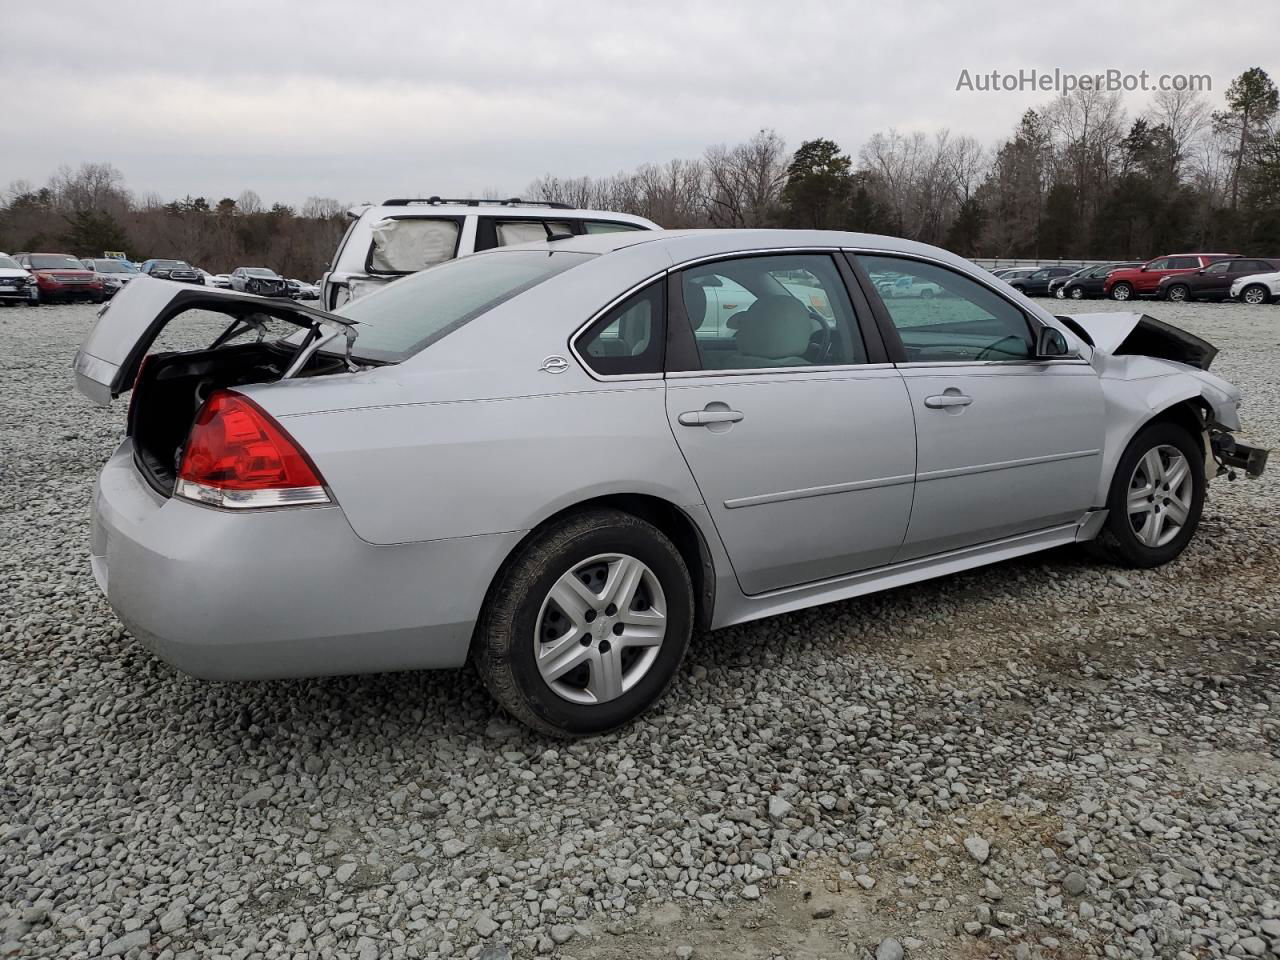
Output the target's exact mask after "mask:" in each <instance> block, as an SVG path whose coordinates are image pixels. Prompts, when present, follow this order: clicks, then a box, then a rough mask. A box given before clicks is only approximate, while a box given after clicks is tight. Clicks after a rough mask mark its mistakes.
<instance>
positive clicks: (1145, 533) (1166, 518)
mask: <svg viewBox="0 0 1280 960" xmlns="http://www.w3.org/2000/svg"><path fill="white" fill-rule="evenodd" d="M1194 498H1195V478H1194V477H1193V476H1192V473H1191V465H1190V464H1189V463H1188V462H1187V458H1186V457H1185V456H1183V454H1182V451H1181V450H1179V449H1178V448H1177V447H1173V446H1169V445H1168V444H1161V445H1160V446H1158V447H1152V448H1151V449H1150V450H1148V451H1147V452H1146V454H1145V455H1144V456H1143V457H1142V459H1141V460H1139V461H1138V465H1137V466H1136V467H1134V470H1133V476H1132V477H1131V478H1130V479H1129V496H1128V512H1129V524H1130V526H1132V528H1133V534H1134V536H1135V537H1137V538H1138V541H1139V542H1140V543H1142V544H1143V546H1147V547H1163V546H1164V545H1165V544H1166V543H1168V542H1169V541H1171V540H1172V539H1173V538H1174V537H1176V536H1177V535H1178V532H1179V531H1180V530H1181V529H1182V526H1183V524H1185V523H1186V522H1187V518H1188V517H1189V516H1190V514H1191V506H1192V503H1193V502H1194Z"/></svg>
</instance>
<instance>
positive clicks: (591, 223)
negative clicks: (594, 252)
mask: <svg viewBox="0 0 1280 960" xmlns="http://www.w3.org/2000/svg"><path fill="white" fill-rule="evenodd" d="M582 226H583V228H584V229H585V230H586V231H587V233H625V232H626V231H628V230H643V229H645V228H644V227H641V226H637V225H636V224H634V223H614V222H613V221H610V220H583V221H582Z"/></svg>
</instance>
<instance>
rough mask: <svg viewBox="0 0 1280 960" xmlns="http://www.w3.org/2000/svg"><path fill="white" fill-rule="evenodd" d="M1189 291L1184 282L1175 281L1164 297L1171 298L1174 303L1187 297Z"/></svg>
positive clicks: (1180, 301)
mask: <svg viewBox="0 0 1280 960" xmlns="http://www.w3.org/2000/svg"><path fill="white" fill-rule="evenodd" d="M1190 292H1191V291H1190V290H1189V289H1188V288H1187V285H1186V284H1185V283H1175V284H1174V285H1173V286H1171V287H1170V288H1169V290H1168V292H1167V293H1166V294H1165V299H1167V300H1172V301H1173V302H1174V303H1182V302H1184V301H1185V300H1186V299H1187V296H1188V294H1190Z"/></svg>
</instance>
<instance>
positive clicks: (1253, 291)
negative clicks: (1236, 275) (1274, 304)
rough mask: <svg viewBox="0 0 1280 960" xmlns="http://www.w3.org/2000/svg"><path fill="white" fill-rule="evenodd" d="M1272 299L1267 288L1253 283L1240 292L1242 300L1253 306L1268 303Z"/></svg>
mask: <svg viewBox="0 0 1280 960" xmlns="http://www.w3.org/2000/svg"><path fill="white" fill-rule="evenodd" d="M1269 298H1270V293H1269V292H1268V290H1267V288H1266V287H1264V286H1263V285H1262V284H1260V283H1251V284H1249V286H1247V287H1245V288H1244V289H1243V290H1241V291H1240V299H1241V300H1243V301H1244V302H1245V303H1248V304H1251V305H1252V306H1255V307H1256V306H1258V305H1259V304H1262V303H1266V302H1267V300H1268V299H1269Z"/></svg>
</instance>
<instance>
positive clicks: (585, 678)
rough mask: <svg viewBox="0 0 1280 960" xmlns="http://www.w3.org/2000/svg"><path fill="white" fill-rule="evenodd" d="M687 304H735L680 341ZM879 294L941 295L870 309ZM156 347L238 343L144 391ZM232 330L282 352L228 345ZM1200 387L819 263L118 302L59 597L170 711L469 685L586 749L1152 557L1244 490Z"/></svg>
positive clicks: (552, 257) (958, 269) (1148, 363)
mask: <svg viewBox="0 0 1280 960" xmlns="http://www.w3.org/2000/svg"><path fill="white" fill-rule="evenodd" d="M709 276H715V277H722V278H725V279H728V280H732V281H733V282H734V283H735V284H738V285H739V286H741V287H742V288H743V289H745V290H748V291H750V292H751V294H752V295H753V296H754V297H755V300H754V301H753V302H752V304H751V305H750V307H748V308H747V309H746V310H745V311H743V312H742V313H741V315H740V316H739V317H738V322H737V323H736V325H734V326H733V327H731V328H727V329H725V330H724V331H722V332H718V333H717V334H716V335H715V336H702V335H700V334H701V329H702V326H703V324H704V323H705V322H706V319H707V309H706V308H707V298H706V296H705V294H704V291H705V289H706V287H707V285H706V282H705V278H707V277H709ZM888 276H908V277H912V278H914V279H915V281H917V282H919V283H921V284H926V283H927V284H937V285H938V286H939V287H940V288H942V289H943V290H945V291H946V293H947V296H946V297H942V298H935V299H933V300H931V301H929V302H927V303H926V302H925V301H923V300H921V299H919V298H914V297H912V298H888V299H884V298H882V297H881V296H880V294H879V292H878V283H879V282H881V281H882V280H884V279H885V278H887V277H888ZM798 278H803V279H804V280H805V282H804V283H803V284H802V285H801V284H797V283H796V280H797V279H798ZM784 279H785V280H788V281H790V282H789V283H787V282H783V280H784ZM801 286H803V287H804V288H816V289H819V290H821V291H822V295H823V298H824V300H825V301H826V303H827V305H828V308H829V309H830V311H831V314H832V317H833V321H832V322H830V323H828V322H824V320H823V319H822V317H821V315H820V314H817V315H815V313H816V311H813V310H811V309H810V307H809V305H808V304H807V302H806V301H807V299H808V296H807V295H806V294H803V293H801V292H800V288H801ZM188 310H200V311H214V312H217V313H222V314H225V315H226V316H227V317H228V318H229V319H231V320H234V321H237V323H238V326H237V327H236V328H232V329H231V330H229V331H227V332H224V333H222V334H220V335H219V336H218V338H217V340H216V341H214V342H213V343H212V344H211V345H210V346H209V347H208V348H207V349H196V350H191V351H188V352H176V353H175V352H165V353H154V354H152V355H151V357H150V358H149V360H148V362H147V363H146V365H145V366H142V365H141V361H142V357H143V355H144V353H145V352H146V351H147V350H148V348H149V347H150V345H151V344H152V343H153V341H154V338H156V337H157V336H159V334H160V333H161V331H162V330H163V328H164V326H165V324H166V323H167V322H169V321H171V320H172V319H173V318H175V317H177V316H180V315H181V314H183V313H184V312H185V311H188ZM262 318H271V319H274V320H276V321H279V322H281V323H282V324H285V325H287V326H289V327H292V328H297V329H298V330H301V331H303V335H301V336H297V335H294V336H286V337H284V338H282V339H272V338H267V339H264V340H261V341H260V342H255V341H254V340H253V339H248V340H246V341H244V342H241V341H240V338H238V337H237V336H236V335H235V334H236V331H237V329H238V330H240V331H242V332H253V331H257V330H260V329H261V328H262V323H261V322H260V320H261V319H262ZM217 326H218V327H219V328H221V326H222V325H221V324H218V325H217ZM1215 353H1216V350H1215V349H1214V347H1213V346H1212V345H1210V344H1208V343H1206V342H1205V341H1203V340H1201V339H1199V338H1198V337H1195V336H1192V335H1191V334H1189V333H1186V332H1184V331H1181V330H1179V329H1178V328H1176V327H1173V326H1170V325H1168V324H1165V323H1162V322H1160V321H1158V320H1154V319H1152V318H1150V317H1145V316H1142V315H1140V314H1138V313H1107V314H1102V315H1092V316H1091V315H1076V316H1074V317H1070V318H1058V317H1055V316H1053V314H1051V313H1050V312H1048V311H1047V310H1044V309H1043V308H1041V307H1039V306H1037V305H1035V304H1034V303H1032V302H1031V301H1028V300H1026V299H1025V298H1022V297H1016V296H1014V295H1012V294H1011V292H1010V291H1009V290H1008V288H1007V287H1006V286H1005V285H1003V284H998V283H995V282H993V281H992V280H991V278H990V276H989V275H988V274H987V273H986V272H985V271H983V270H981V269H980V268H977V267H975V266H974V265H972V264H970V263H968V262H967V261H965V260H962V259H961V258H960V257H957V256H955V255H953V254H950V253H947V252H946V251H944V250H939V249H936V248H934V247H929V246H926V245H924V244H920V243H914V242H911V241H907V240H901V239H898V238H894V237H873V236H867V235H863V234H852V233H835V232H824V231H773V230H746V231H743V230H713V231H690V232H679V233H670V234H657V235H651V234H634V233H633V234H612V235H605V236H575V237H573V238H571V239H568V240H559V241H543V242H541V243H532V244H528V245H526V246H524V247H522V248H519V249H502V250H493V251H489V252H486V253H481V254H477V255H475V256H468V257H461V258H458V259H455V260H451V261H449V262H447V263H443V264H440V265H438V266H435V267H433V268H431V269H429V270H425V271H422V272H420V273H418V274H417V275H416V276H412V277H407V278H405V279H403V280H401V281H399V282H397V283H395V284H394V285H391V286H389V287H387V288H386V289H384V290H382V291H380V292H379V293H378V294H377V295H376V296H371V297H367V298H363V299H360V300H356V301H355V302H353V303H350V304H348V305H346V306H345V307H343V308H342V309H341V311H340V312H338V313H329V312H325V311H322V310H319V309H317V308H315V307H311V306H308V305H305V304H302V303H298V302H296V301H292V300H287V299H281V300H267V299H262V298H258V297H249V296H246V295H245V294H242V293H237V292H234V291H224V290H210V289H208V288H198V289H197V288H189V287H178V286H175V285H173V284H163V283H158V282H154V281H151V280H146V279H143V280H139V281H137V282H135V283H132V284H130V285H129V287H128V288H127V289H125V290H124V291H122V292H121V293H120V295H119V296H117V297H116V299H115V300H114V301H112V303H111V304H109V305H108V306H107V307H106V309H105V310H104V311H103V313H102V315H101V317H100V319H99V321H98V323H97V324H96V325H95V326H94V328H93V330H92V331H91V332H90V333H89V335H88V337H87V338H86V340H85V342H84V344H83V346H82V347H81V349H80V351H79V353H78V355H77V358H76V362H75V368H76V378H77V384H78V387H79V389H80V390H81V391H82V392H83V393H84V394H85V395H86V396H88V397H90V398H91V399H93V400H94V401H96V402H98V403H102V404H106V403H109V402H110V400H111V398H113V397H118V396H120V395H121V394H123V393H124V392H126V391H129V390H130V389H131V388H132V389H133V396H132V397H131V400H130V409H131V414H130V417H129V420H128V427H127V435H126V438H125V440H124V442H123V443H122V444H121V445H120V446H119V447H118V449H117V450H116V451H115V452H114V453H113V454H112V455H111V457H110V459H109V460H108V461H107V463H106V465H105V467H104V468H103V470H102V472H101V474H100V476H99V478H98V482H97V488H96V491H95V493H94V495H93V498H92V516H93V520H92V535H91V543H92V557H91V564H92V568H93V572H94V574H95V576H96V578H97V581H98V583H99V585H100V586H101V587H102V589H104V590H105V592H106V595H107V599H108V600H109V602H110V603H111V605H112V606H113V607H114V608H115V610H116V612H117V613H118V614H119V616H120V618H121V620H122V621H123V622H124V623H125V624H126V625H127V626H128V628H129V630H130V632H131V634H132V635H133V636H134V637H135V638H137V639H138V640H139V641H141V642H142V643H144V644H145V645H147V646H148V647H149V648H151V649H152V650H154V651H155V652H156V653H157V654H158V655H160V656H161V657H163V658H164V659H166V660H168V661H170V662H172V663H174V664H176V665H177V666H178V667H180V668H181V669H183V670H185V671H186V672H188V673H192V674H195V675H197V676H201V677H208V678H219V679H248V678H265V677H300V676H307V675H319V674H343V673H354V672H367V671H385V670H398V669H418V668H427V667H458V666H461V665H462V664H463V663H465V662H467V661H468V659H470V660H471V661H472V662H474V663H475V664H476V666H477V667H478V669H479V672H480V675H481V676H482V677H483V678H484V680H485V683H486V684H487V686H488V688H489V690H490V691H491V692H492V693H493V695H494V697H495V698H496V699H497V700H498V701H499V702H500V703H501V704H502V705H503V706H504V707H506V708H507V710H508V711H510V712H511V713H512V714H513V715H514V716H516V717H518V718H520V719H521V720H523V721H524V722H526V723H527V724H529V725H531V726H533V727H535V728H537V729H539V730H542V731H546V732H548V733H552V734H559V735H570V736H579V735H587V734H593V733H599V732H602V731H605V730H609V729H612V728H614V727H617V726H619V725H621V724H623V723H626V722H627V721H629V720H630V719H632V718H633V717H635V716H636V715H637V714H639V713H641V712H642V711H644V710H645V709H646V708H648V707H649V706H650V705H652V704H653V703H654V702H655V701H656V700H657V699H658V698H659V697H660V696H661V694H662V692H663V690H665V689H666V687H667V686H668V684H669V683H670V681H671V680H672V678H673V677H674V675H675V673H676V671H677V668H678V666H679V664H680V661H681V658H682V656H683V655H684V652H685V649H686V647H687V646H688V643H689V639H690V635H691V632H692V631H693V630H694V629H695V628H697V629H714V628H718V627H725V626H729V625H732V624H737V623H742V622H744V621H748V620H753V619H756V618H759V617H768V616H773V615H775V614H779V613H784V612H786V611H790V610H797V609H800V608H803V607H808V606H812V605H814V604H819V603H825V602H828V601H835V600H844V599H847V598H849V597H854V596H859V595H861V594H866V593H870V592H873V591H876V590H882V589H886V588H890V587H899V586H901V585H903V584H907V583H912V582H915V581H919V580H923V579H925V578H928V577H934V576H940V575H944V574H948V573H952V572H955V571H958V570H962V569H967V568H972V567H978V566H981V565H984V564H987V563H993V562H998V561H1002V560H1005V559H1008V558H1010V557H1014V556H1018V555H1023V554H1028V553H1032V552H1034V551H1038V550H1044V549H1048V548H1052V547H1058V546H1063V545H1068V544H1075V543H1078V542H1081V541H1096V543H1097V549H1098V550H1100V551H1104V552H1105V553H1106V554H1107V555H1108V556H1109V557H1111V558H1112V559H1114V560H1115V561H1117V562H1119V563H1123V564H1126V565H1129V566H1135V567H1149V566H1155V565H1158V564H1161V563H1165V562H1167V561H1169V560H1171V559H1173V558H1174V557H1176V556H1178V555H1179V554H1180V553H1181V552H1182V550H1183V549H1184V548H1185V547H1186V546H1187V544H1188V542H1189V541H1190V540H1191V538H1192V536H1193V534H1194V532H1195V530H1196V525H1197V524H1198V522H1199V520H1200V515H1201V510H1202V508H1203V506H1204V498H1205V488H1206V484H1207V481H1208V479H1209V476H1208V474H1207V473H1206V470H1205V464H1206V460H1207V459H1209V458H1212V460H1216V461H1217V462H1218V463H1219V464H1223V465H1226V466H1230V467H1233V468H1235V469H1239V470H1242V471H1243V472H1245V473H1248V474H1250V475H1254V474H1258V473H1261V472H1262V471H1263V469H1264V466H1265V460H1266V454H1267V451H1265V450H1263V449H1260V448H1257V447H1253V446H1251V445H1249V444H1246V443H1244V442H1243V441H1240V440H1236V439H1235V438H1234V436H1233V433H1234V432H1235V431H1237V430H1239V428H1240V421H1239V417H1238V413H1237V406H1238V404H1239V402H1240V400H1241V394H1240V391H1239V390H1238V389H1237V388H1236V387H1234V386H1232V385H1231V384H1229V383H1227V382H1226V381H1224V380H1222V379H1220V378H1219V377H1217V376H1215V375H1214V374H1212V373H1209V372H1208V369H1207V368H1208V367H1209V365H1210V363H1211V361H1212V359H1213V357H1214V355H1215ZM989 361H1000V362H998V363H991V362H989ZM809 371H813V372H814V373H820V374H821V375H820V376H810V375H808V373H809ZM1029 373H1033V374H1034V375H1027V374H1029ZM848 411H857V415H856V416H848V415H845V414H846V413H847V412H848ZM764 454H767V455H764ZM1211 462H1212V461H1211ZM1066 575H1068V576H1069V575H1070V572H1069V571H1067V573H1066Z"/></svg>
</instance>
